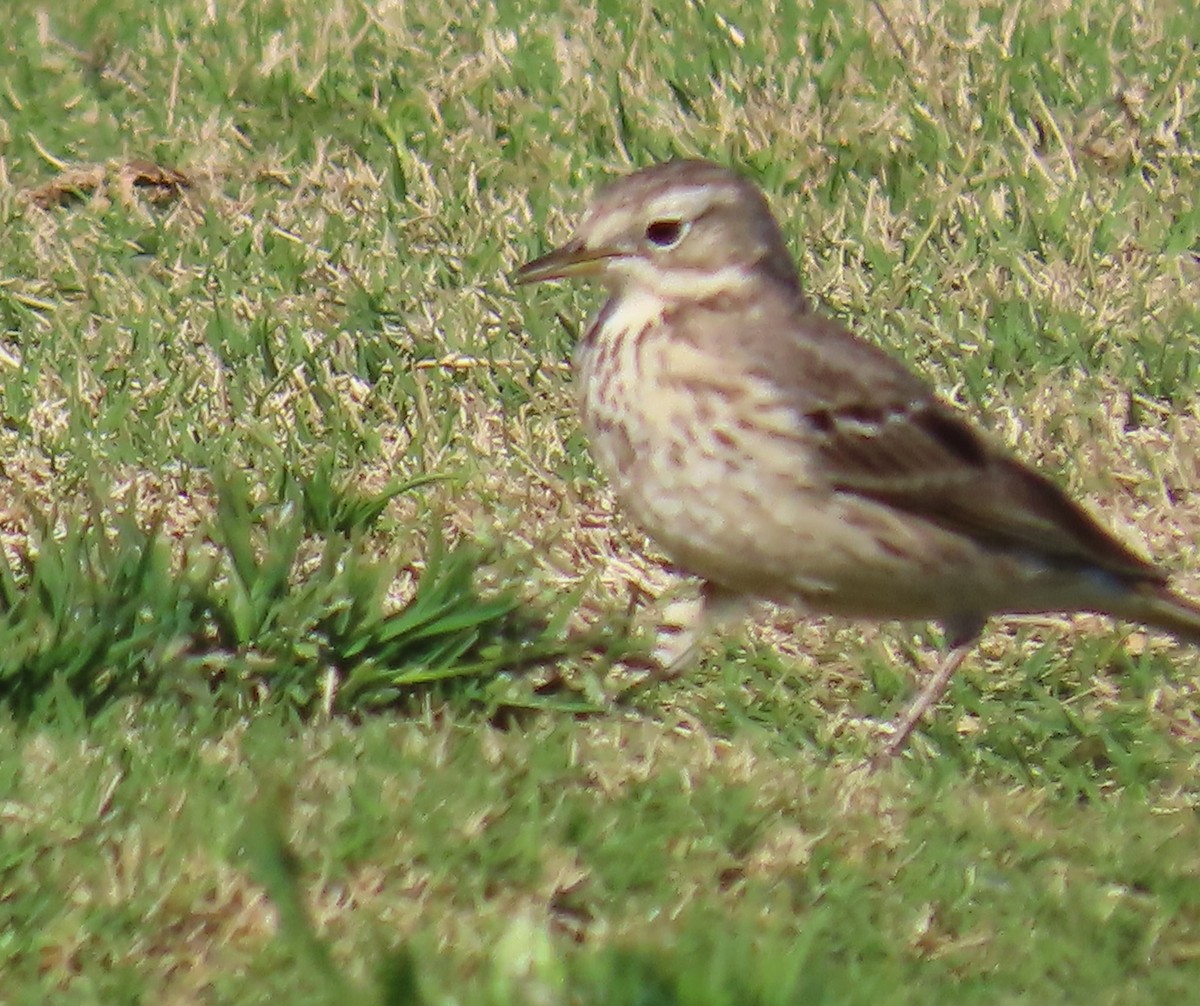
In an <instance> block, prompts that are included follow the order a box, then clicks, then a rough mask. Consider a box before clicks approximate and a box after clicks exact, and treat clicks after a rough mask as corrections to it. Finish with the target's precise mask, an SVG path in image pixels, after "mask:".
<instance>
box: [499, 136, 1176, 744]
mask: <svg viewBox="0 0 1200 1006" xmlns="http://www.w3.org/2000/svg"><path fill="white" fill-rule="evenodd" d="M576 278H583V279H587V280H592V281H595V282H598V283H599V284H600V285H601V286H602V287H603V288H604V289H605V290H606V292H607V299H606V300H605V301H604V303H603V306H602V307H601V308H600V310H599V312H598V313H597V314H596V315H595V317H594V318H593V319H592V320H591V322H590V324H589V325H588V326H587V328H586V330H585V331H584V334H583V335H582V337H581V338H580V339H579V340H578V342H577V344H576V346H575V349H574V354H573V360H572V372H573V376H574V380H575V383H576V385H577V399H578V409H579V413H580V417H581V421H582V426H583V428H584V431H585V434H586V436H587V440H588V444H589V447H590V450H591V453H592V455H593V458H594V461H595V463H596V466H597V468H598V469H599V471H600V472H601V473H602V474H603V475H604V476H605V477H606V478H607V479H608V480H609V482H610V483H611V486H612V489H613V492H614V495H615V498H616V500H617V503H618V506H619V507H620V508H621V509H622V510H623V511H624V512H625V513H626V514H627V515H628V516H629V517H630V518H631V519H632V521H633V522H634V523H635V524H637V525H639V526H640V528H641V529H642V530H643V531H644V532H645V533H646V534H647V535H648V536H649V538H650V539H651V540H652V541H653V542H654V543H655V544H656V545H657V547H658V548H659V549H661V551H662V552H663V553H664V554H665V555H666V556H667V558H668V559H669V560H670V561H671V562H672V563H673V564H675V565H676V566H677V567H679V568H680V569H681V570H683V571H684V572H686V573H688V574H690V575H692V576H694V577H697V578H698V579H699V580H700V590H699V610H698V611H697V612H696V614H695V617H694V618H693V619H692V621H691V624H690V625H688V626H686V627H685V630H686V631H682V632H679V633H678V635H677V638H675V639H674V640H673V641H672V640H668V645H666V646H664V647H663V649H662V665H663V666H662V673H663V675H664V676H666V677H670V676H674V675H676V674H678V673H680V672H681V671H682V670H683V669H684V668H685V667H686V666H687V664H689V663H690V662H691V660H692V658H693V657H694V656H695V654H696V650H697V648H698V646H699V645H700V643H701V641H702V640H703V638H704V637H705V635H706V634H707V633H708V632H709V631H710V630H711V629H713V628H715V627H717V626H720V625H723V624H729V623H731V622H733V621H735V620H737V619H740V618H742V617H744V616H745V615H746V614H747V613H748V612H749V610H750V609H751V608H752V607H753V606H754V605H755V604H757V603H759V602H763V601H766V602H774V603H777V604H780V605H783V606H785V607H789V608H792V609H794V610H795V611H797V612H798V613H799V614H800V615H801V616H806V615H811V616H844V617H849V618H852V619H866V620H875V621H893V620H898V621H926V622H933V623H937V624H940V626H941V627H942V629H943V633H944V640H945V648H944V649H945V652H944V656H943V659H942V660H941V661H940V663H939V664H938V666H937V667H936V669H935V671H934V673H932V674H931V675H930V676H929V679H928V681H927V683H926V684H925V685H924V687H923V688H921V689H920V690H919V692H918V694H917V695H916V697H915V698H914V699H913V700H912V702H911V704H910V705H909V706H908V708H907V709H906V710H905V711H904V712H903V713H902V714H901V715H900V716H899V717H898V718H897V719H896V721H895V722H894V723H893V724H892V726H891V730H890V734H889V735H888V739H887V741H886V744H885V745H884V747H883V749H882V751H881V752H880V754H879V756H878V758H879V759H880V760H881V761H886V760H887V759H890V758H891V757H892V756H894V755H896V754H898V753H899V752H900V751H902V750H903V749H904V747H905V745H906V744H907V741H908V739H909V736H910V734H911V733H912V732H913V731H914V730H915V729H916V728H917V727H918V725H919V724H920V722H921V721H922V719H923V718H924V717H925V715H926V714H927V713H928V712H929V711H930V710H931V709H932V708H933V707H935V706H936V705H937V703H938V702H939V701H940V699H941V698H942V695H943V694H944V692H945V690H946V688H947V686H948V684H949V682H950V680H951V678H952V676H953V675H954V673H955V672H956V671H957V670H958V669H959V667H960V666H961V664H962V663H963V661H964V660H965V659H966V657H967V655H968V654H969V653H970V652H971V650H972V648H973V647H974V645H975V643H976V641H977V640H978V638H979V636H980V634H981V632H982V630H983V628H984V626H985V624H986V623H987V621H988V620H989V619H990V618H992V617H993V616H1003V615H1013V614H1040V613H1050V612H1072V611H1086V612H1095V613H1099V614H1103V615H1108V616H1112V617H1113V618H1116V619H1120V620H1123V621H1127V622H1136V623H1142V624H1144V625H1146V626H1149V627H1151V628H1154V629H1158V630H1162V631H1165V632H1167V633H1169V634H1171V635H1172V636H1174V637H1176V639H1178V640H1179V641H1181V642H1185V643H1190V644H1200V605H1198V604H1197V603H1196V602H1194V601H1192V600H1190V599H1188V598H1187V597H1185V596H1183V595H1182V594H1180V593H1177V592H1176V591H1174V590H1172V588H1171V586H1170V583H1169V579H1170V576H1169V574H1168V572H1167V571H1165V570H1164V569H1163V568H1161V567H1159V566H1158V565H1156V564H1154V563H1153V562H1151V561H1150V560H1149V559H1147V558H1146V557H1144V556H1143V555H1141V554H1139V553H1138V552H1136V551H1135V550H1134V549H1133V548H1131V547H1130V546H1128V545H1126V544H1124V543H1123V542H1122V541H1120V540H1119V539H1118V538H1117V537H1115V536H1114V535H1113V534H1112V533H1111V532H1110V531H1109V530H1108V529H1107V528H1106V527H1105V526H1104V525H1103V524H1102V523H1101V522H1100V521H1099V520H1098V519H1097V518H1095V517H1093V516H1092V515H1091V514H1090V513H1089V512H1088V511H1087V510H1085V509H1084V508H1083V506H1081V505H1080V504H1078V503H1077V502H1075V501H1074V500H1073V499H1072V498H1071V497H1070V496H1068V495H1067V493H1066V492H1065V491H1064V490H1063V489H1061V488H1060V487H1059V486H1058V485H1057V484H1056V483H1055V482H1054V481H1052V480H1051V479H1050V478H1049V477H1047V476H1046V475H1044V474H1042V473H1040V472H1038V471H1037V470H1035V469H1034V468H1033V467H1031V466H1030V465H1027V464H1025V463H1024V462H1022V461H1020V460H1018V459H1017V458H1016V457H1015V456H1014V455H1013V454H1012V453H1010V451H1009V450H1008V449H1007V448H1006V447H1005V446H1004V445H1002V444H1000V443H999V442H997V441H996V440H995V439H994V438H992V437H991V436H990V435H989V434H987V433H985V432H984V430H983V428H982V427H980V426H978V425H977V424H975V423H974V422H973V421H971V420H970V419H969V418H968V417H967V415H966V414H965V413H964V412H963V411H962V410H960V409H959V408H957V407H956V406H954V405H951V404H950V403H949V402H948V401H946V400H944V399H943V398H941V397H939V396H938V395H937V393H936V392H935V391H934V389H933V388H932V387H931V386H930V385H929V384H927V383H926V382H925V381H924V380H923V379H921V378H920V377H918V376H917V375H916V374H914V373H913V372H912V371H910V370H909V369H908V368H907V366H906V365H905V364H903V363H902V362H900V361H899V360H898V359H897V358H895V357H894V356H892V355H891V354H890V353H888V352H887V351H885V350H884V349H883V348H881V347H879V346H877V345H875V344H874V343H872V342H869V341H868V340H866V339H865V338H863V337H861V336H859V335H857V334H855V333H854V332H852V331H851V330H850V329H848V328H847V327H845V326H844V325H842V324H841V323H840V322H838V321H837V320H834V319H832V318H830V317H828V316H825V315H823V314H822V313H820V312H819V311H817V310H816V309H815V308H814V307H813V306H812V305H811V304H810V303H809V301H808V299H807V298H806V295H805V293H804V291H803V289H802V286H801V282H800V278H799V274H798V270H797V268H796V266H795V264H794V262H793V260H792V257H791V255H790V253H789V251H788V248H787V243H786V240H785V238H784V235H783V232H782V230H781V229H780V226H779V224H778V223H777V221H776V219H775V217H774V216H773V214H772V212H771V208H770V205H769V203H768V201H767V198H766V196H765V194H764V193H763V191H762V190H761V189H760V188H758V187H757V186H756V185H755V184H754V183H752V182H751V181H749V180H748V179H747V178H745V177H743V176H742V175H740V174H738V173H737V172H735V171H733V170H731V169H729V168H726V167H724V166H721V165H718V164H716V163H713V162H710V161H704V160H672V161H667V162H663V163H659V164H654V165H651V166H649V167H646V168H643V169H640V170H637V171H634V172H632V173H630V174H627V175H624V176H622V177H620V178H618V179H617V180H615V181H613V182H611V183H610V184H608V185H607V186H605V187H603V188H602V189H601V190H600V191H599V192H598V193H597V194H596V195H595V197H594V199H593V200H592V202H591V203H590V206H589V207H588V209H587V210H586V212H585V213H584V215H583V216H582V219H581V220H580V222H579V224H578V226H577V228H576V229H575V231H574V233H573V235H572V236H571V237H570V238H569V240H567V242H566V243H565V244H563V245H562V246H561V247H558V248H556V249H554V250H553V251H550V252H549V253H548V254H545V255H542V256H541V257H539V258H536V259H534V260H532V261H530V262H527V263H526V264H525V265H523V266H521V267H520V268H519V269H518V270H517V273H516V275H515V281H516V283H517V284H530V283H542V282H545V281H550V280H560V279H576Z"/></svg>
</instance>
